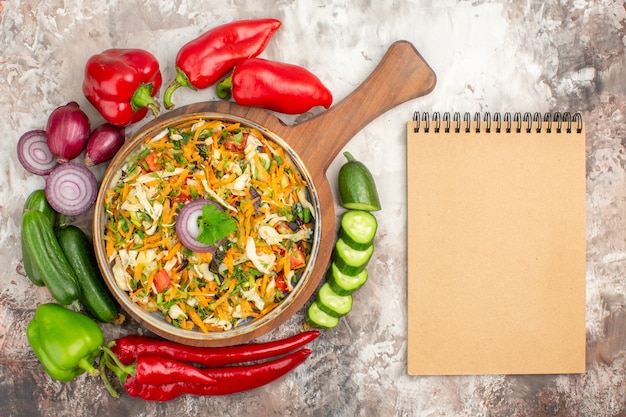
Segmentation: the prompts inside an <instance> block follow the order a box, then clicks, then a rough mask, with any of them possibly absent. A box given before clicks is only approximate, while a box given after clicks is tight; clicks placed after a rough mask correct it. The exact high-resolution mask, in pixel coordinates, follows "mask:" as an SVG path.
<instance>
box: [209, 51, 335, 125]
mask: <svg viewBox="0 0 626 417" xmlns="http://www.w3.org/2000/svg"><path fill="white" fill-rule="evenodd" d="M231 94H232V97H233V98H234V99H235V102H237V103H238V104H240V105H242V106H256V107H262V108H265V109H268V110H274V111H277V112H280V113H286V114H299V113H304V112H306V111H308V110H310V109H311V108H313V107H315V106H323V107H325V108H329V107H330V105H331V104H332V102H333V96H332V93H331V92H330V90H329V89H328V88H326V86H325V85H324V84H323V83H322V81H321V80H320V79H319V78H318V77H317V76H316V75H315V74H313V73H311V72H310V71H309V70H307V69H306V68H303V67H300V66H298V65H292V64H286V63H282V62H275V61H270V60H266V59H263V58H251V59H247V60H245V61H243V62H241V63H240V64H238V65H237V66H236V67H235V69H234V70H233V73H232V75H231V76H230V77H228V78H226V79H225V80H223V81H222V82H220V83H219V84H218V85H217V96H218V97H219V98H222V99H227V98H229V97H230V95H231Z"/></svg>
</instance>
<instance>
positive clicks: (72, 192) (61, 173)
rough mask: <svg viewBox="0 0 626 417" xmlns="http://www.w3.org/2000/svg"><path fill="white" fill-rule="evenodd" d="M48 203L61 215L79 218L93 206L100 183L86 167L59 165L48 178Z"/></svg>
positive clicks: (46, 189) (71, 163)
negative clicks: (78, 216)
mask: <svg viewBox="0 0 626 417" xmlns="http://www.w3.org/2000/svg"><path fill="white" fill-rule="evenodd" d="M45 193H46V199H47V200H48V203H50V205H51V206H52V208H53V209H55V210H56V211H57V212H59V213H61V214H65V215H67V216H77V215H79V214H83V213H85V212H86V211H87V210H89V209H90V208H91V206H93V204H94V202H95V201H96V196H97V194H98V181H97V180H96V177H95V175H94V174H93V173H92V172H91V171H90V170H89V168H87V167H86V166H84V165H81V164H78V163H76V162H66V163H64V164H61V165H58V166H57V167H56V168H54V169H53V170H52V172H50V175H48V178H46V187H45Z"/></svg>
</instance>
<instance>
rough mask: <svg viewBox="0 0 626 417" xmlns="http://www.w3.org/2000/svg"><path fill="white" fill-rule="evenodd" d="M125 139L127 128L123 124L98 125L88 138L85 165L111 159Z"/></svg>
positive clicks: (92, 164)
mask: <svg viewBox="0 0 626 417" xmlns="http://www.w3.org/2000/svg"><path fill="white" fill-rule="evenodd" d="M125 140H126V135H125V130H124V127H122V126H115V125H114V124H111V123H103V124H101V125H100V126H98V127H96V128H95V129H94V130H93V131H92V132H91V133H90V134H89V139H87V152H86V153H85V165H87V166H88V167H90V166H94V165H98V164H101V163H102V162H106V161H108V160H110V159H111V158H113V156H114V155H115V154H116V153H117V151H119V150H120V148H121V147H122V145H123V144H124V141H125Z"/></svg>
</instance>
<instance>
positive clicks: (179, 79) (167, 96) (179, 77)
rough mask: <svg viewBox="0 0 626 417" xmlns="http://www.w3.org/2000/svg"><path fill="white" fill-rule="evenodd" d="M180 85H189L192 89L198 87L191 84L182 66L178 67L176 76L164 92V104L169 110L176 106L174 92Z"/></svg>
mask: <svg viewBox="0 0 626 417" xmlns="http://www.w3.org/2000/svg"><path fill="white" fill-rule="evenodd" d="M180 87H189V88H191V89H192V90H196V87H194V86H193V85H191V82H190V81H189V77H188V76H187V74H185V72H184V71H183V70H181V69H180V68H178V67H176V78H174V80H173V81H172V82H171V83H170V85H168V86H167V88H166V89H165V93H163V106H165V108H166V109H168V110H169V109H172V108H173V107H174V103H173V102H172V94H174V91H176V90H178V88H180Z"/></svg>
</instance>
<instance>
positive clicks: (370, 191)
mask: <svg viewBox="0 0 626 417" xmlns="http://www.w3.org/2000/svg"><path fill="white" fill-rule="evenodd" d="M343 155H344V156H345V157H346V159H347V160H348V162H346V163H345V164H343V165H342V166H341V168H340V169H339V175H338V183H339V184H338V185H339V197H340V198H341V205H342V206H343V207H345V208H347V209H356V210H367V211H377V210H380V208H381V207H380V199H379V198H378V190H377V189H376V183H375V182H374V177H373V176H372V173H371V172H370V170H369V169H368V168H367V167H366V166H365V164H363V163H362V162H359V161H357V160H356V159H354V157H353V156H352V155H351V154H350V153H349V152H344V153H343Z"/></svg>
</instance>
